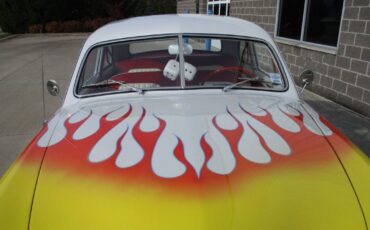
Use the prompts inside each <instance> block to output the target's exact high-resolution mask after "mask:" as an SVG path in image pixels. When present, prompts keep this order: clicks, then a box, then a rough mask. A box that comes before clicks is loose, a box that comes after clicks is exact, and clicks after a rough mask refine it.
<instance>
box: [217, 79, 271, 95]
mask: <svg viewBox="0 0 370 230" xmlns="http://www.w3.org/2000/svg"><path fill="white" fill-rule="evenodd" d="M238 79H240V80H243V81H239V82H236V83H233V84H230V85H227V86H225V87H224V88H222V91H224V92H227V91H229V90H230V89H232V88H234V87H236V86H238V85H242V84H245V83H247V82H250V81H253V82H264V83H271V82H269V81H266V80H264V79H262V78H260V77H253V78H246V77H241V78H238Z"/></svg>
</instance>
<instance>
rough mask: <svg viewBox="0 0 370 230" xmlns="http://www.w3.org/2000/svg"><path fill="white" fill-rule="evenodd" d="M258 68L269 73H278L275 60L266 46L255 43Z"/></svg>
mask: <svg viewBox="0 0 370 230" xmlns="http://www.w3.org/2000/svg"><path fill="white" fill-rule="evenodd" d="M254 50H255V52H256V59H257V66H258V68H259V69H260V70H262V71H265V72H267V73H278V71H277V68H276V63H275V60H274V58H273V56H272V54H271V52H270V50H269V49H268V48H267V46H266V45H263V44H259V43H254Z"/></svg>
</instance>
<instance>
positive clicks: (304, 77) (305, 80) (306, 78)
mask: <svg viewBox="0 0 370 230" xmlns="http://www.w3.org/2000/svg"><path fill="white" fill-rule="evenodd" d="M299 79H300V80H301V83H302V85H303V87H302V90H301V92H300V94H299V95H302V93H303V91H304V89H305V88H306V87H307V86H308V85H310V84H311V83H312V82H313V79H314V73H313V72H312V70H309V69H307V70H304V71H303V72H302V73H301V75H300V76H299Z"/></svg>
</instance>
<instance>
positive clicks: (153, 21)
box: [85, 14, 272, 47]
mask: <svg viewBox="0 0 370 230" xmlns="http://www.w3.org/2000/svg"><path fill="white" fill-rule="evenodd" d="M179 33H192V34H198V33H201V34H221V35H235V36H246V37H252V38H259V39H263V40H265V41H269V42H272V40H271V37H270V35H269V34H268V33H267V32H266V31H264V30H263V29H262V28H261V27H259V26H257V25H256V24H254V23H252V22H248V21H245V20H242V19H238V18H233V17H224V16H210V15H200V14H179V15H176V14H174V15H155V16H143V17H136V18H130V19H125V20H120V21H116V22H112V23H109V24H107V25H105V26H103V27H101V28H100V29H98V30H97V31H95V32H94V33H92V34H91V35H90V37H89V38H88V40H87V41H86V44H85V47H86V46H87V47H89V46H91V45H94V44H96V43H101V42H105V41H110V40H116V39H124V38H134V37H141V36H150V35H164V34H179Z"/></svg>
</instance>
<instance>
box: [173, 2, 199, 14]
mask: <svg viewBox="0 0 370 230" xmlns="http://www.w3.org/2000/svg"><path fill="white" fill-rule="evenodd" d="M195 1H196V0H178V1H177V13H179V14H183V13H186V12H189V13H192V14H194V13H195V9H196V6H195Z"/></svg>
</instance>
